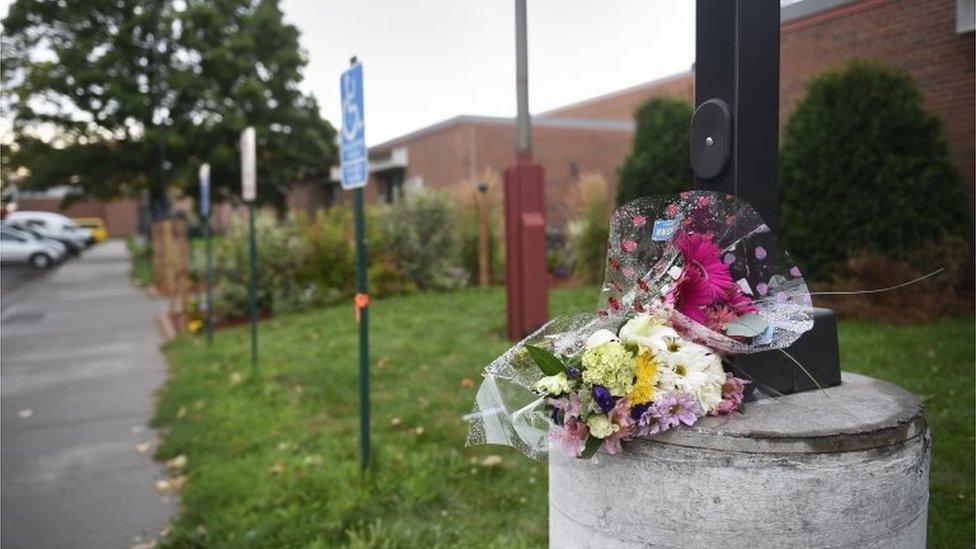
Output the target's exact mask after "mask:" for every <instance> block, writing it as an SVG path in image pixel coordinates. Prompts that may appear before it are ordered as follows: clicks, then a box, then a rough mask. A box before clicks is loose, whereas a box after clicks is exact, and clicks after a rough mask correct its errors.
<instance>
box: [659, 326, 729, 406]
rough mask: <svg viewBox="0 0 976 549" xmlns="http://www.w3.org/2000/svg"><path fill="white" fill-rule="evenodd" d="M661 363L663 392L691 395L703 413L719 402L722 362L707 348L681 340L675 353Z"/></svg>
mask: <svg viewBox="0 0 976 549" xmlns="http://www.w3.org/2000/svg"><path fill="white" fill-rule="evenodd" d="M663 363H664V364H665V366H666V367H665V368H664V369H663V371H662V374H661V378H660V380H659V387H660V388H661V389H662V390H665V391H667V390H670V391H678V392H683V393H691V394H692V395H694V396H695V398H697V399H698V402H699V403H701V405H702V408H704V409H705V412H706V413H708V412H711V411H712V410H714V409H715V407H716V406H718V405H719V403H720V402H722V384H723V383H725V372H724V371H723V370H722V359H720V358H719V357H718V355H716V354H715V353H713V352H712V351H711V350H710V349H709V348H708V347H705V346H703V345H699V344H697V343H692V342H690V341H683V342H682V344H681V345H680V346H679V348H678V350H677V351H675V352H670V353H668V354H667V355H666V356H665V358H664V360H663ZM661 385H664V387H661Z"/></svg>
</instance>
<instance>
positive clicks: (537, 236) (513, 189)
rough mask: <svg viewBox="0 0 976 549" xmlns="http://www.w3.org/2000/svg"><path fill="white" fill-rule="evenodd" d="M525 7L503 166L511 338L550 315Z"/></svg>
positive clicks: (518, 27) (520, 3)
mask: <svg viewBox="0 0 976 549" xmlns="http://www.w3.org/2000/svg"><path fill="white" fill-rule="evenodd" d="M525 11H526V10H525V0H515V89H516V95H517V96H518V119H517V125H518V134H517V135H518V137H517V140H516V147H515V150H516V161H515V166H512V167H510V168H507V169H506V170H505V274H506V276H505V286H506V291H507V298H508V337H509V339H511V340H519V339H522V338H523V337H525V336H527V335H528V334H529V333H531V332H533V331H534V330H535V329H536V328H538V327H540V326H542V325H543V324H544V323H545V322H546V320H547V319H548V317H549V296H548V293H547V290H548V288H547V272H546V194H545V187H544V184H545V174H544V173H543V171H542V166H540V165H539V164H536V163H535V162H533V161H532V125H531V119H530V118H529V61H528V59H529V56H528V46H527V42H528V41H527V36H526V21H525Z"/></svg>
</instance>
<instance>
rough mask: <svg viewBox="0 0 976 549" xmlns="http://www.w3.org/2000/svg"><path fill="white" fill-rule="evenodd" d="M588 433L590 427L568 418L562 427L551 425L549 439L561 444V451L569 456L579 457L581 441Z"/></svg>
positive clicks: (581, 451) (581, 447)
mask: <svg viewBox="0 0 976 549" xmlns="http://www.w3.org/2000/svg"><path fill="white" fill-rule="evenodd" d="M589 435H590V428H589V427H587V426H586V423H584V422H582V421H579V420H576V419H570V420H568V421H567V422H566V424H565V425H564V426H563V427H560V426H558V425H553V427H552V430H551V431H550V432H549V440H551V441H553V442H555V443H556V444H559V445H560V446H562V448H563V451H564V452H566V455H568V456H569V457H579V455H580V454H581V453H583V443H584V442H586V437H588V436H589Z"/></svg>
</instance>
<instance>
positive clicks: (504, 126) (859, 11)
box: [292, 0, 976, 225]
mask: <svg viewBox="0 0 976 549" xmlns="http://www.w3.org/2000/svg"><path fill="white" fill-rule="evenodd" d="M973 4H974V2H973V0H799V1H794V2H784V5H783V8H782V38H781V64H780V73H781V74H780V121H781V123H785V121H786V120H787V119H788V117H789V114H790V112H791V111H792V109H793V106H794V105H795V104H796V102H797V100H799V99H800V98H801V97H802V96H803V95H804V93H805V90H806V85H807V82H808V81H809V80H810V79H811V78H812V77H815V76H817V75H818V74H820V73H822V72H823V71H825V70H829V69H833V68H838V67H841V66H843V65H844V64H846V63H848V62H850V61H852V60H855V59H871V60H875V61H878V62H881V63H882V64H885V65H887V66H890V67H892V68H896V69H900V70H903V71H906V72H907V73H908V74H910V75H911V76H912V77H913V78H914V79H915V81H916V82H917V83H918V84H919V86H920V87H921V89H922V93H923V95H924V99H925V106H926V108H927V109H928V110H929V111H930V112H932V113H934V114H936V115H937V116H939V117H940V118H941V119H942V120H943V121H944V123H945V127H946V133H947V135H948V138H949V145H950V148H951V152H952V155H953V159H954V161H955V164H956V165H957V166H958V167H959V169H960V171H961V172H962V174H963V178H964V181H965V182H966V185H967V187H968V188H970V189H972V188H973V184H974V154H976V148H974V134H976V110H974V101H976V94H974V89H976V80H974V38H973V37H974V33H973V27H974V23H973V13H974V9H973ZM657 96H668V97H674V98H679V99H684V100H686V101H688V102H693V100H694V75H693V73H691V72H686V73H681V74H676V75H674V76H671V77H668V78H664V79H661V80H656V81H653V82H649V83H646V84H642V85H639V86H634V87H631V88H627V89H624V90H620V91H616V92H613V93H610V94H607V95H603V96H600V97H595V98H592V99H588V100H585V101H581V102H578V103H574V104H571V105H567V106H565V107H560V108H557V109H553V110H550V111H547V112H543V113H539V114H536V115H535V116H534V117H533V153H534V157H535V159H536V161H537V162H539V163H540V164H542V166H543V167H544V168H545V173H546V194H547V208H548V210H549V212H548V213H549V217H550V223H551V224H554V225H561V224H562V223H563V222H564V221H565V220H566V219H567V218H568V217H569V216H571V215H572V212H573V210H574V208H575V203H574V198H575V197H577V196H578V189H577V188H576V187H577V183H578V182H579V179H580V177H581V175H584V174H599V175H601V176H602V177H603V178H604V179H605V180H606V181H607V182H608V184H609V185H608V190H607V192H608V194H609V195H610V196H613V193H614V187H615V184H616V173H617V166H619V165H620V164H621V163H622V161H623V158H624V157H625V156H626V154H627V153H628V151H629V150H630V146H631V137H632V133H633V118H634V112H635V111H636V109H637V108H638V107H639V106H640V105H641V104H643V103H644V102H646V101H647V100H649V99H650V98H652V97H657ZM514 146H515V125H514V121H513V120H512V119H508V118H491V117H481V116H458V117H455V118H451V119H449V120H446V121H443V122H440V123H437V124H434V125H432V126H428V127H426V128H423V129H420V130H417V131H415V132H412V133H409V134H406V135H403V136H401V137H398V138H395V139H392V140H390V141H388V142H386V143H382V144H379V145H376V146H374V147H371V148H370V150H369V154H370V163H371V166H370V171H371V176H370V177H371V181H370V185H369V187H368V188H367V189H368V190H367V193H368V198H369V199H371V200H385V201H392V200H395V199H396V197H397V196H398V195H399V193H401V192H402V191H403V189H406V188H410V187H416V186H426V187H432V188H439V189H450V190H452V191H454V192H457V193H470V192H471V189H472V187H473V182H474V181H477V180H479V179H486V178H493V179H494V180H498V177H499V175H500V174H501V173H502V172H503V171H504V168H505V167H506V166H508V165H510V164H511V163H512V162H513V160H514V156H515V155H514ZM302 192H303V193H304V195H301V200H299V199H296V200H293V201H292V202H293V203H295V204H296V205H297V204H298V203H302V204H303V205H304V206H305V207H310V206H311V204H310V203H309V202H308V200H311V199H314V200H316V201H318V202H317V203H318V204H321V205H324V204H326V203H331V202H333V201H334V200H335V199H336V198H337V197H336V195H335V194H333V193H329V192H320V193H319V196H318V197H316V196H315V193H314V192H313V191H312V190H310V189H304V190H302ZM296 198H297V196H296Z"/></svg>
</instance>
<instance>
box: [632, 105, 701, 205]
mask: <svg viewBox="0 0 976 549" xmlns="http://www.w3.org/2000/svg"><path fill="white" fill-rule="evenodd" d="M691 115H692V109H691V105H689V104H688V103H686V102H684V101H680V100H677V99H671V98H667V97H655V98H654V99H651V100H650V101H648V102H647V103H645V104H644V105H643V106H642V107H641V108H640V109H638V110H637V114H636V119H637V129H636V131H635V133H634V146H633V150H632V151H631V153H630V155H629V156H628V157H627V158H626V159H624V163H623V165H621V166H620V168H619V174H620V178H619V183H618V185H617V204H623V203H624V202H627V201H628V200H633V199H634V198H639V197H641V196H649V195H655V194H670V193H676V192H678V191H683V190H687V189H690V188H691V187H692V185H693V180H692V177H693V176H692V173H691V157H690V152H689V139H690V138H691V137H690V131H691Z"/></svg>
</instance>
